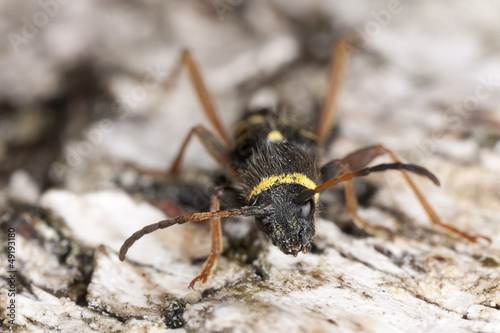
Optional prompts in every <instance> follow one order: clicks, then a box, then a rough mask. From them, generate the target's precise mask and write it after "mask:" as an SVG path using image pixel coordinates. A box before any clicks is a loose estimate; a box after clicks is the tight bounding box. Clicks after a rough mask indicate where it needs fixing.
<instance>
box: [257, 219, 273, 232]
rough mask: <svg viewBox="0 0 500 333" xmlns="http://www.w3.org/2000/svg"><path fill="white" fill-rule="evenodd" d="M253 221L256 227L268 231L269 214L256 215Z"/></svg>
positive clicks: (269, 223) (269, 225)
mask: <svg viewBox="0 0 500 333" xmlns="http://www.w3.org/2000/svg"><path fill="white" fill-rule="evenodd" d="M255 223H256V224H257V227H258V228H259V229H260V230H262V231H264V232H269V230H270V229H271V219H269V216H256V217H255Z"/></svg>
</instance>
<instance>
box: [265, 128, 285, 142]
mask: <svg viewBox="0 0 500 333" xmlns="http://www.w3.org/2000/svg"><path fill="white" fill-rule="evenodd" d="M282 140H283V134H281V132H280V131H276V130H274V131H271V132H269V133H268V134H267V141H269V142H278V141H282Z"/></svg>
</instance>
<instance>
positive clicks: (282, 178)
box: [250, 172, 319, 202]
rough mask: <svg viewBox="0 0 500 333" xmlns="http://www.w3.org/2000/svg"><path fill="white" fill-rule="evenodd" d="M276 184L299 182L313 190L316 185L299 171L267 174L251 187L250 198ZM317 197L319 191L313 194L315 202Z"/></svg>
mask: <svg viewBox="0 0 500 333" xmlns="http://www.w3.org/2000/svg"><path fill="white" fill-rule="evenodd" d="M278 184H299V185H302V186H304V187H306V188H308V189H310V190H313V189H315V188H316V187H317V185H316V183H315V182H313V181H312V180H311V179H310V178H309V177H307V176H306V175H304V174H302V173H299V172H294V173H288V174H282V175H278V176H269V177H265V178H262V180H261V181H260V183H259V184H258V185H257V186H255V187H254V188H253V190H252V193H250V198H252V197H255V196H257V195H259V194H260V193H262V192H264V191H265V190H268V189H269V188H271V187H273V186H274V185H278ZM318 198H319V193H316V194H315V195H314V201H316V202H317V201H318Z"/></svg>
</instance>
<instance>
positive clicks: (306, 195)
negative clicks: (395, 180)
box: [294, 163, 439, 203]
mask: <svg viewBox="0 0 500 333" xmlns="http://www.w3.org/2000/svg"><path fill="white" fill-rule="evenodd" d="M387 170H406V171H410V172H413V173H416V174H418V175H420V176H424V177H427V178H429V179H430V180H431V181H432V182H433V183H434V184H436V185H437V186H439V180H438V179H437V177H436V176H435V175H434V174H433V173H432V172H430V171H429V170H427V169H426V168H424V167H421V166H418V165H415V164H405V163H388V164H379V165H375V166H373V167H369V168H364V169H361V170H358V171H354V172H351V173H346V174H345V175H342V176H340V177H337V178H332V179H330V180H328V181H326V182H325V183H323V184H321V185H319V186H317V187H316V188H315V189H312V190H311V189H309V190H305V191H303V192H301V193H300V194H299V195H298V196H297V197H296V198H295V200H294V201H295V202H297V203H300V202H304V201H307V200H309V199H310V198H312V197H313V196H314V195H315V194H316V193H319V192H321V191H323V190H325V189H327V188H329V187H332V186H334V185H336V184H338V183H342V182H345V181H346V180H350V179H353V178H357V177H363V176H367V175H369V174H370V173H372V172H382V171H387Z"/></svg>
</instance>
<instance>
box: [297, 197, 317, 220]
mask: <svg viewBox="0 0 500 333" xmlns="http://www.w3.org/2000/svg"><path fill="white" fill-rule="evenodd" d="M295 214H297V217H298V218H300V219H307V218H310V217H311V216H312V215H313V214H314V201H313V200H312V199H310V200H307V201H306V202H304V203H302V204H300V205H297V207H296V208H295Z"/></svg>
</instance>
